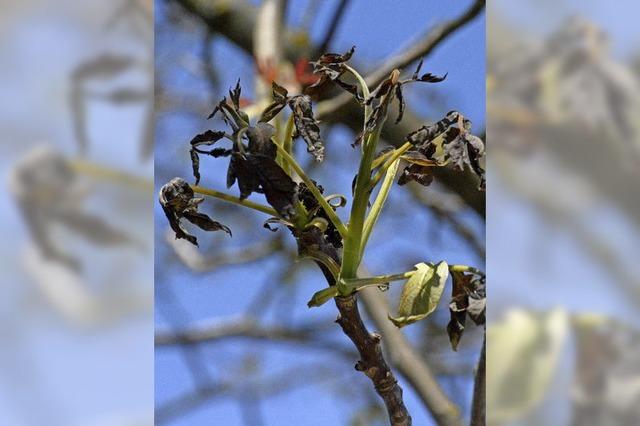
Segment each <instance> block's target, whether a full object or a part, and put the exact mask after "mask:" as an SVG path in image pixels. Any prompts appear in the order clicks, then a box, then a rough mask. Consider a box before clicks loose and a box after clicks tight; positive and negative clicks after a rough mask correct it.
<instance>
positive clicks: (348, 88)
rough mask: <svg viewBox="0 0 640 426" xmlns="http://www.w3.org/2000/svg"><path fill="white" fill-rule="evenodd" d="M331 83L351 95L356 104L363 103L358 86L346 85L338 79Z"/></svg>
mask: <svg viewBox="0 0 640 426" xmlns="http://www.w3.org/2000/svg"><path fill="white" fill-rule="evenodd" d="M333 82H334V83H336V84H337V85H338V86H340V87H342V88H343V89H344V90H346V91H347V92H349V93H351V94H352V95H353V96H355V98H356V100H357V101H358V102H363V101H364V98H363V97H362V95H360V93H359V92H358V86H356V85H355V84H349V83H346V82H344V81H342V80H341V79H340V78H336V79H334V80H333Z"/></svg>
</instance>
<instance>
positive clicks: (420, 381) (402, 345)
mask: <svg viewBox="0 0 640 426" xmlns="http://www.w3.org/2000/svg"><path fill="white" fill-rule="evenodd" d="M359 293H360V296H361V299H362V301H363V303H364V306H365V309H366V310H367V314H368V316H369V317H370V318H371V320H372V321H373V323H374V324H375V325H376V327H377V328H378V329H379V330H380V333H381V334H382V336H383V337H384V343H385V345H384V349H385V351H386V352H387V353H388V354H389V361H390V362H391V364H392V365H393V366H394V367H395V368H396V369H397V370H398V372H399V373H400V374H401V375H402V376H403V377H404V378H405V379H406V380H407V381H408V382H409V384H410V385H411V387H412V388H413V389H414V390H415V392H416V393H417V394H418V395H419V397H420V399H421V400H422V402H423V403H424V405H425V406H426V408H427V409H428V410H429V412H430V413H431V414H432V416H433V418H434V419H435V420H436V422H437V423H438V424H439V425H451V426H454V425H455V426H457V425H459V424H460V415H459V410H458V408H457V407H456V405H455V404H454V403H453V402H451V401H450V400H449V398H448V397H447V396H446V395H445V394H444V392H443V391H442V389H441V388H440V385H439V384H438V382H437V381H436V379H435V377H434V375H433V373H432V372H431V369H430V368H429V366H428V365H427V364H426V363H425V362H424V359H423V358H422V357H421V356H420V355H419V354H418V353H417V352H416V351H415V350H414V349H413V347H412V346H411V344H410V343H409V341H408V340H407V339H406V337H405V336H404V334H403V333H402V331H400V330H399V329H398V328H397V327H396V326H394V325H393V324H392V323H391V322H390V321H389V319H388V318H387V314H388V312H389V310H390V309H389V304H388V302H387V299H386V297H385V296H384V294H382V293H381V292H380V290H378V289H377V288H374V287H371V288H366V289H363V290H362V291H360V292H359Z"/></svg>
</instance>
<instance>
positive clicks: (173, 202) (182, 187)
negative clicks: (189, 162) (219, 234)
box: [160, 178, 231, 246]
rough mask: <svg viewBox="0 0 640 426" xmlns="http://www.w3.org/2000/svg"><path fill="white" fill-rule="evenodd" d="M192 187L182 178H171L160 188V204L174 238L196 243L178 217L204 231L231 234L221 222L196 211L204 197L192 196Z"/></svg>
mask: <svg viewBox="0 0 640 426" xmlns="http://www.w3.org/2000/svg"><path fill="white" fill-rule="evenodd" d="M194 195H195V194H194V192H193V189H191V187H190V186H189V184H188V183H187V182H186V181H185V180H184V179H182V178H173V179H171V181H169V183H167V184H165V185H164V186H163V187H162V188H161V189H160V205H161V206H162V210H163V211H164V214H165V215H166V216H167V219H168V220H169V225H170V226H171V229H173V231H174V232H175V234H176V239H179V238H183V239H185V240H187V241H189V242H190V243H191V244H194V245H196V246H197V245H198V240H197V238H196V237H195V236H193V235H191V234H189V233H188V232H187V231H185V230H184V228H182V225H181V224H180V219H182V218H184V219H187V220H188V221H189V222H191V223H193V224H194V225H196V226H198V227H199V228H200V229H203V230H205V231H220V230H222V231H224V232H226V233H227V234H229V235H231V230H230V229H229V228H227V227H226V226H224V225H223V224H221V223H219V222H216V221H215V220H213V219H211V218H210V217H209V216H207V215H206V214H204V213H200V212H198V204H200V203H201V202H202V201H203V200H204V199H203V198H198V197H195V196H194Z"/></svg>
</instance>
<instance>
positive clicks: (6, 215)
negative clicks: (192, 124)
mask: <svg viewBox="0 0 640 426" xmlns="http://www.w3.org/2000/svg"><path fill="white" fill-rule="evenodd" d="M0 8H1V10H2V13H1V14H0V37H1V38H2V40H3V43H2V49H0V63H2V67H0V91H1V92H2V94H3V95H2V102H1V103H0V111H1V112H0V123H1V125H0V126H1V127H2V135H1V136H0V140H1V141H2V143H0V152H1V156H0V158H1V160H0V161H1V166H0V169H1V171H2V188H3V189H2V191H0V194H1V195H0V208H1V209H2V212H3V220H2V222H1V224H0V230H1V231H0V232H1V233H2V237H3V244H2V245H1V248H0V250H1V251H2V253H1V255H0V269H1V270H2V275H3V278H2V289H3V293H2V297H0V317H1V319H0V345H1V346H2V350H1V351H0V424H3V425H64V426H66V425H150V424H152V423H153V394H152V391H151V389H152V387H153V365H152V362H151V360H152V359H153V343H152V336H153V321H152V310H153V293H152V286H153V256H152V254H153V239H152V235H153V224H152V220H151V217H152V216H151V215H152V213H151V205H152V203H153V199H152V197H153V191H152V190H153V183H152V176H153V175H152V173H153V161H152V159H153V155H152V154H153V138H152V136H153V132H152V130H153V127H152V125H153V115H152V112H153V103H152V100H153V86H152V83H153V74H152V72H153V68H152V67H153V55H152V47H153V44H152V43H153V15H152V4H151V2H150V1H144V0H142V1H139V0H135V1H132V0H118V1H112V2H104V1H83V2H77V1H68V0H62V1H56V2H52V1H40V0H30V1H25V2H10V1H2V2H0Z"/></svg>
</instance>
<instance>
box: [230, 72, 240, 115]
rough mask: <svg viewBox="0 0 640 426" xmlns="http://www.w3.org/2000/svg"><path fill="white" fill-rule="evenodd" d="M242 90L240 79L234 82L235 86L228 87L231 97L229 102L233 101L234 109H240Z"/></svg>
mask: <svg viewBox="0 0 640 426" xmlns="http://www.w3.org/2000/svg"><path fill="white" fill-rule="evenodd" d="M241 92H242V88H241V87H240V79H238V81H237V82H236V87H235V88H234V89H233V90H231V89H229V97H230V98H231V102H232V103H233V107H234V108H235V109H236V110H240V93H241Z"/></svg>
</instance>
